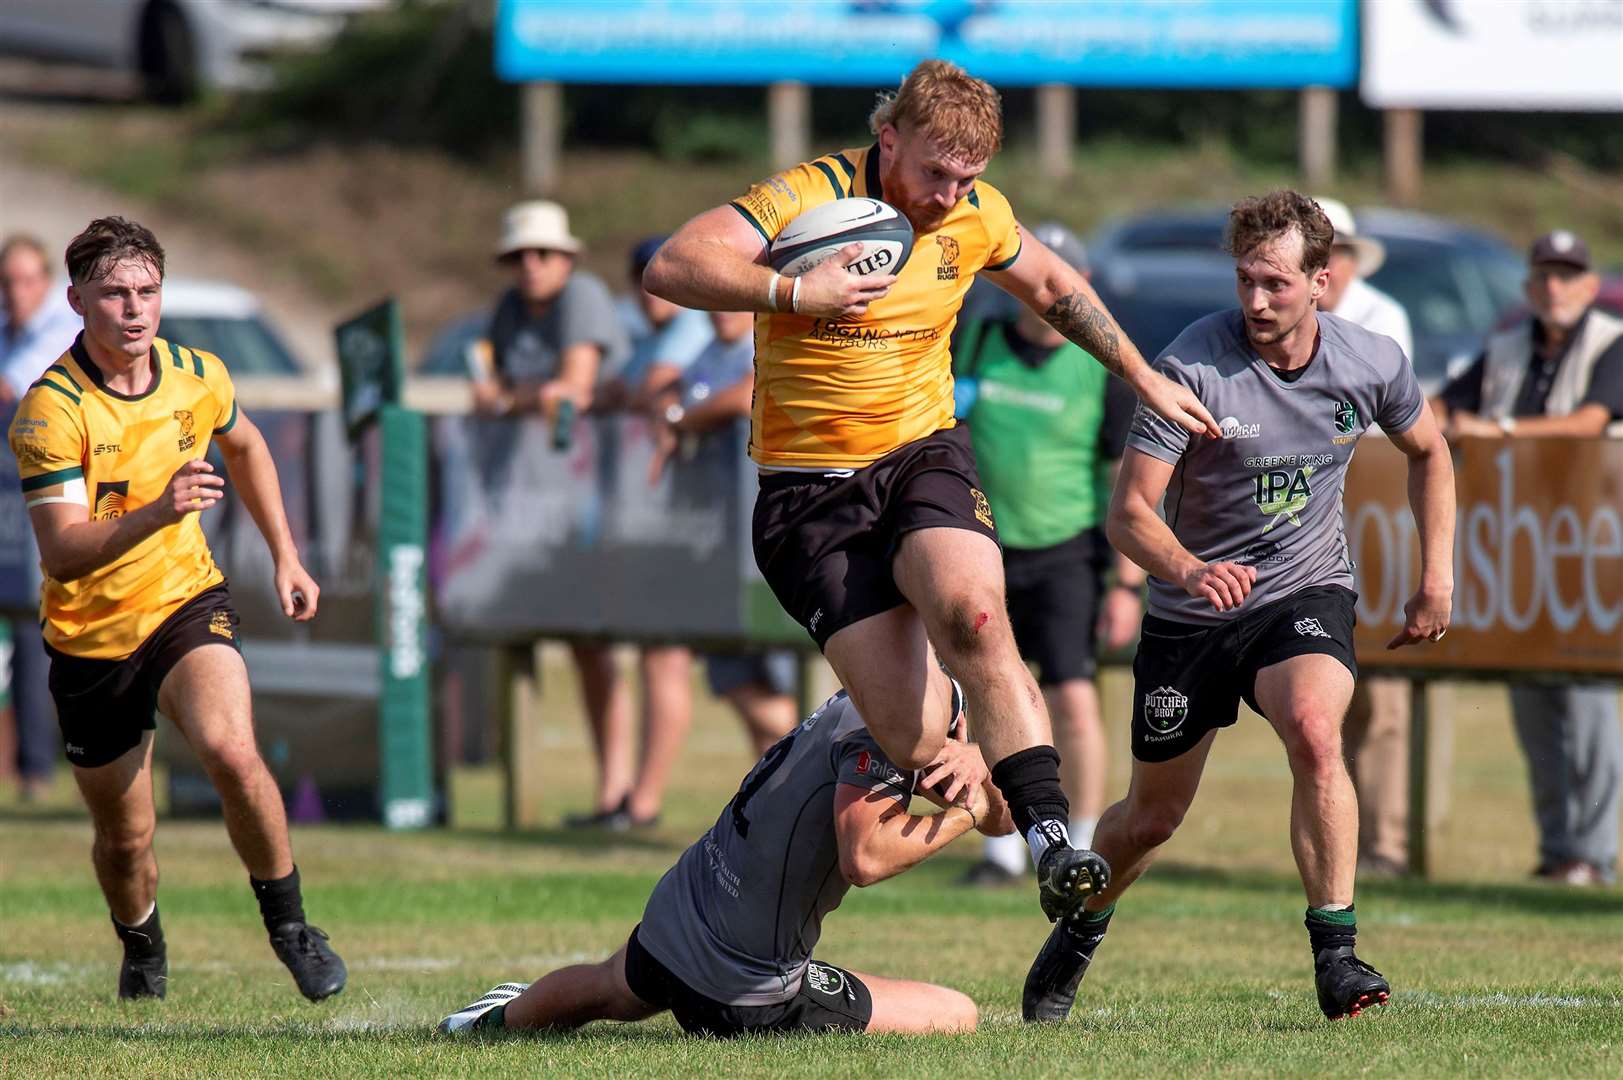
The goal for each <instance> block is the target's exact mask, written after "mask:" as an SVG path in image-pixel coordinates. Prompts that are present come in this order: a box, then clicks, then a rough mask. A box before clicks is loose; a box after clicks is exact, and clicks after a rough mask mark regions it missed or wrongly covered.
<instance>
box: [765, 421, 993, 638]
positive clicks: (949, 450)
mask: <svg viewBox="0 0 1623 1080" xmlns="http://www.w3.org/2000/svg"><path fill="white" fill-rule="evenodd" d="M933 528H950V529H967V530H969V531H971V532H978V533H980V534H982V535H983V536H987V537H990V538H991V539H992V540H993V541H994V542H996V541H997V526H996V525H994V524H993V522H992V508H991V506H990V505H989V504H988V503H987V501H986V496H985V494H984V493H982V491H981V480H980V474H979V473H978V472H977V471H976V469H975V453H974V450H973V449H971V447H970V442H969V429H968V428H967V427H966V426H965V425H964V424H962V423H960V424H959V425H958V426H957V427H953V428H946V429H944V430H942V431H937V432H936V433H935V434H933V435H929V436H926V437H925V438H922V439H917V440H915V441H913V442H910V443H908V444H907V445H905V446H899V447H897V448H896V449H895V450H892V451H891V452H890V453H888V454H886V455H885V456H884V457H882V458H880V459H879V460H878V461H875V462H874V463H873V464H872V465H869V466H867V467H866V468H863V469H858V470H857V471H856V472H855V473H854V474H853V475H851V476H821V475H818V474H815V473H770V474H767V475H764V476H762V477H761V491H760V494H759V495H758V496H757V497H756V500H755V516H754V520H753V523H752V529H751V532H752V540H753V542H754V547H755V564H756V565H757V566H759V567H760V568H761V576H762V577H764V578H765V579H766V583H767V584H768V585H770V586H771V587H772V593H773V595H775V596H776V597H777V598H778V603H780V604H782V605H783V609H784V610H785V611H787V612H788V613H789V615H790V616H791V617H792V618H793V619H794V620H795V621H796V622H798V623H799V624H800V625H801V626H803V627H805V628H806V632H807V633H809V634H810V635H811V636H812V640H813V641H815V642H817V647H818V648H819V649H821V648H823V647H824V646H825V645H827V644H828V639H829V638H831V637H833V636H834V633H835V631H837V630H842V629H844V628H845V627H847V626H850V625H851V624H852V623H855V622H859V621H861V620H862V619H866V618H868V617H869V616H871V615H878V614H881V613H883V612H886V611H889V610H890V609H892V608H894V607H899V606H900V605H902V604H904V603H906V602H907V601H906V598H904V597H903V596H902V593H901V590H900V589H898V588H897V587H896V580H895V578H894V577H893V576H892V574H891V568H890V564H891V560H892V559H893V558H894V557H895V555H896V546H897V544H898V543H899V542H900V541H901V538H902V537H903V536H905V535H907V534H908V533H910V532H913V531H915V530H917V529H933Z"/></svg>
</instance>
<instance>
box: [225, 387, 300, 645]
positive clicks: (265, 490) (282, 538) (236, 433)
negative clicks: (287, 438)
mask: <svg viewBox="0 0 1623 1080" xmlns="http://www.w3.org/2000/svg"><path fill="white" fill-rule="evenodd" d="M214 444H215V445H216V446H218V447H219V448H220V453H221V454H222V455H223V456H224V457H225V468H226V471H227V472H228V473H230V474H231V483H232V484H233V485H235V486H236V489H237V494H238V495H239V496H240V497H241V498H242V503H243V505H244V506H246V507H247V508H248V513H249V514H251V515H252V516H253V519H254V524H255V525H257V526H259V533H260V535H261V536H263V537H264V538H265V543H266V545H267V546H269V548H270V552H271V558H272V559H273V560H275V563H276V595H277V598H278V599H279V600H280V601H281V603H282V613H283V614H284V615H286V616H287V617H288V618H290V619H293V620H295V621H297V622H307V621H309V620H310V619H313V618H315V617H316V602H317V599H318V598H319V597H320V595H321V589H320V587H319V586H318V585H316V582H315V579H314V578H312V577H311V576H310V575H309V573H308V572H307V571H306V570H305V569H304V564H303V563H301V562H300V561H299V549H298V547H297V546H295V545H294V543H293V533H292V531H291V530H289V529H288V527H287V511H286V510H285V509H284V508H283V506H282V482H281V480H280V479H279V478H278V477H277V475H276V462H275V460H274V459H272V457H271V452H270V447H268V446H266V445H265V436H263V435H261V434H260V432H259V428H258V427H256V426H255V425H254V422H253V421H252V420H249V419H248V417H247V416H246V415H245V414H243V413H240V412H239V413H238V414H237V421H236V423H235V424H233V425H232V427H231V430H230V431H226V432H221V433H219V434H217V435H215V437H214Z"/></svg>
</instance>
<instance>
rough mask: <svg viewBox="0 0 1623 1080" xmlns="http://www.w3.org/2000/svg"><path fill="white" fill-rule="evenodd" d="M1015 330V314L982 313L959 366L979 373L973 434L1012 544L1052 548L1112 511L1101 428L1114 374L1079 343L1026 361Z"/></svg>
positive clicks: (1002, 530)
mask: <svg viewBox="0 0 1623 1080" xmlns="http://www.w3.org/2000/svg"><path fill="white" fill-rule="evenodd" d="M1006 328H1009V329H1007V330H1006ZM1013 332H1014V331H1013V329H1012V328H1010V324H1008V323H1003V322H983V323H980V324H979V325H976V326H972V327H969V328H968V330H967V331H966V333H965V335H964V338H963V340H964V341H965V342H966V343H967V345H968V349H967V350H966V352H965V354H964V356H963V357H962V359H961V361H960V364H959V371H960V373H961V375H962V376H968V377H970V378H974V379H976V380H977V388H976V394H975V399H974V404H973V406H971V408H970V411H969V417H968V419H969V434H970V438H971V440H972V441H973V442H974V445H975V461H976V464H977V465H978V466H979V469H980V474H981V483H982V485H983V486H984V487H985V489H986V498H987V500H988V501H989V502H991V504H992V516H993V518H994V519H995V520H996V521H997V530H998V535H999V536H1000V537H1002V540H1003V543H1004V544H1005V545H1007V546H1009V547H1017V548H1042V547H1051V546H1053V545H1054V544H1058V543H1060V542H1062V541H1065V540H1069V539H1071V538H1072V537H1073V536H1075V535H1077V534H1078V533H1080V532H1082V531H1083V530H1084V529H1090V528H1092V527H1094V526H1095V525H1097V524H1099V522H1100V520H1101V519H1102V518H1103V516H1104V510H1105V504H1106V501H1107V499H1108V497H1109V481H1108V473H1107V472H1106V469H1107V463H1106V462H1105V461H1104V460H1103V459H1102V458H1101V455H1100V453H1099V428H1100V425H1101V424H1102V423H1103V422H1104V409H1105V384H1106V380H1108V379H1109V378H1110V375H1109V373H1108V372H1107V371H1105V369H1104V367H1103V366H1101V365H1100V364H1099V363H1098V361H1096V360H1094V358H1093V357H1092V356H1090V355H1088V353H1087V351H1086V350H1085V349H1082V348H1081V347H1079V346H1077V345H1074V344H1072V343H1070V342H1066V343H1065V344H1064V345H1061V346H1060V347H1059V348H1057V349H1055V350H1054V352H1053V353H1052V354H1051V355H1050V356H1049V357H1048V359H1047V360H1046V361H1045V362H1043V363H1041V364H1036V365H1032V364H1029V363H1026V362H1025V361H1023V360H1021V359H1020V357H1019V355H1018V354H1016V352H1015V351H1014V349H1013V348H1012V347H1011V346H1010V345H1009V342H1008V339H1007V336H1006V334H1008V333H1013Z"/></svg>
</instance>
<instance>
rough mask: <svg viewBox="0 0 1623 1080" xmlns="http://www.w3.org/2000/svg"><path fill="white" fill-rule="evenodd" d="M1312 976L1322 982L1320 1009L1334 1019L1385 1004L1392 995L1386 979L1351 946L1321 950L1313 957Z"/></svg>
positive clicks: (1355, 1014)
mask: <svg viewBox="0 0 1623 1080" xmlns="http://www.w3.org/2000/svg"><path fill="white" fill-rule="evenodd" d="M1313 975H1314V978H1315V981H1316V982H1317V983H1318V985H1319V1008H1321V1009H1323V1010H1324V1015H1325V1016H1327V1017H1329V1018H1330V1019H1331V1020H1343V1019H1346V1018H1347V1017H1349V1016H1357V1015H1358V1014H1359V1013H1361V1012H1363V1011H1364V1010H1365V1009H1368V1008H1372V1007H1373V1006H1376V1005H1385V1004H1386V1000H1387V998H1389V997H1391V996H1392V987H1391V986H1389V985H1388V984H1387V981H1386V978H1385V977H1384V976H1383V975H1382V974H1381V973H1380V972H1379V971H1376V970H1375V969H1374V968H1372V967H1370V966H1369V965H1368V964H1366V963H1364V962H1363V961H1362V960H1360V959H1358V957H1356V956H1354V955H1353V950H1352V946H1351V945H1343V946H1340V947H1338V948H1334V949H1321V950H1319V952H1318V954H1317V955H1315V956H1314V957H1313Z"/></svg>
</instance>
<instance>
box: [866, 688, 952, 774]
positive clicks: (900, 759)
mask: <svg viewBox="0 0 1623 1080" xmlns="http://www.w3.org/2000/svg"><path fill="white" fill-rule="evenodd" d="M847 692H848V693H849V694H850V695H851V700H852V701H853V702H854V703H855V704H856V707H857V712H859V713H861V714H862V719H863V722H864V723H865V724H867V726H868V733H869V734H870V735H872V736H873V737H874V741H875V742H877V743H878V744H879V748H880V749H881V750H883V751H884V752H885V756H886V757H888V758H890V760H891V761H892V762H893V763H894V764H895V765H896V767H897V768H900V769H922V768H924V767H925V766H926V765H928V764H930V762H932V761H934V760H935V756H936V754H938V753H940V752H941V747H942V746H943V745H944V744H945V743H946V741H947V731H946V727H947V725H946V724H945V723H926V719H927V718H926V715H925V709H926V701H925V699H924V698H923V697H922V696H919V697H914V696H913V695H911V694H903V693H898V692H896V691H895V690H891V689H885V690H880V691H879V692H877V693H873V692H870V693H862V692H860V691H858V690H857V689H856V688H855V687H850V688H848V689H847Z"/></svg>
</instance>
